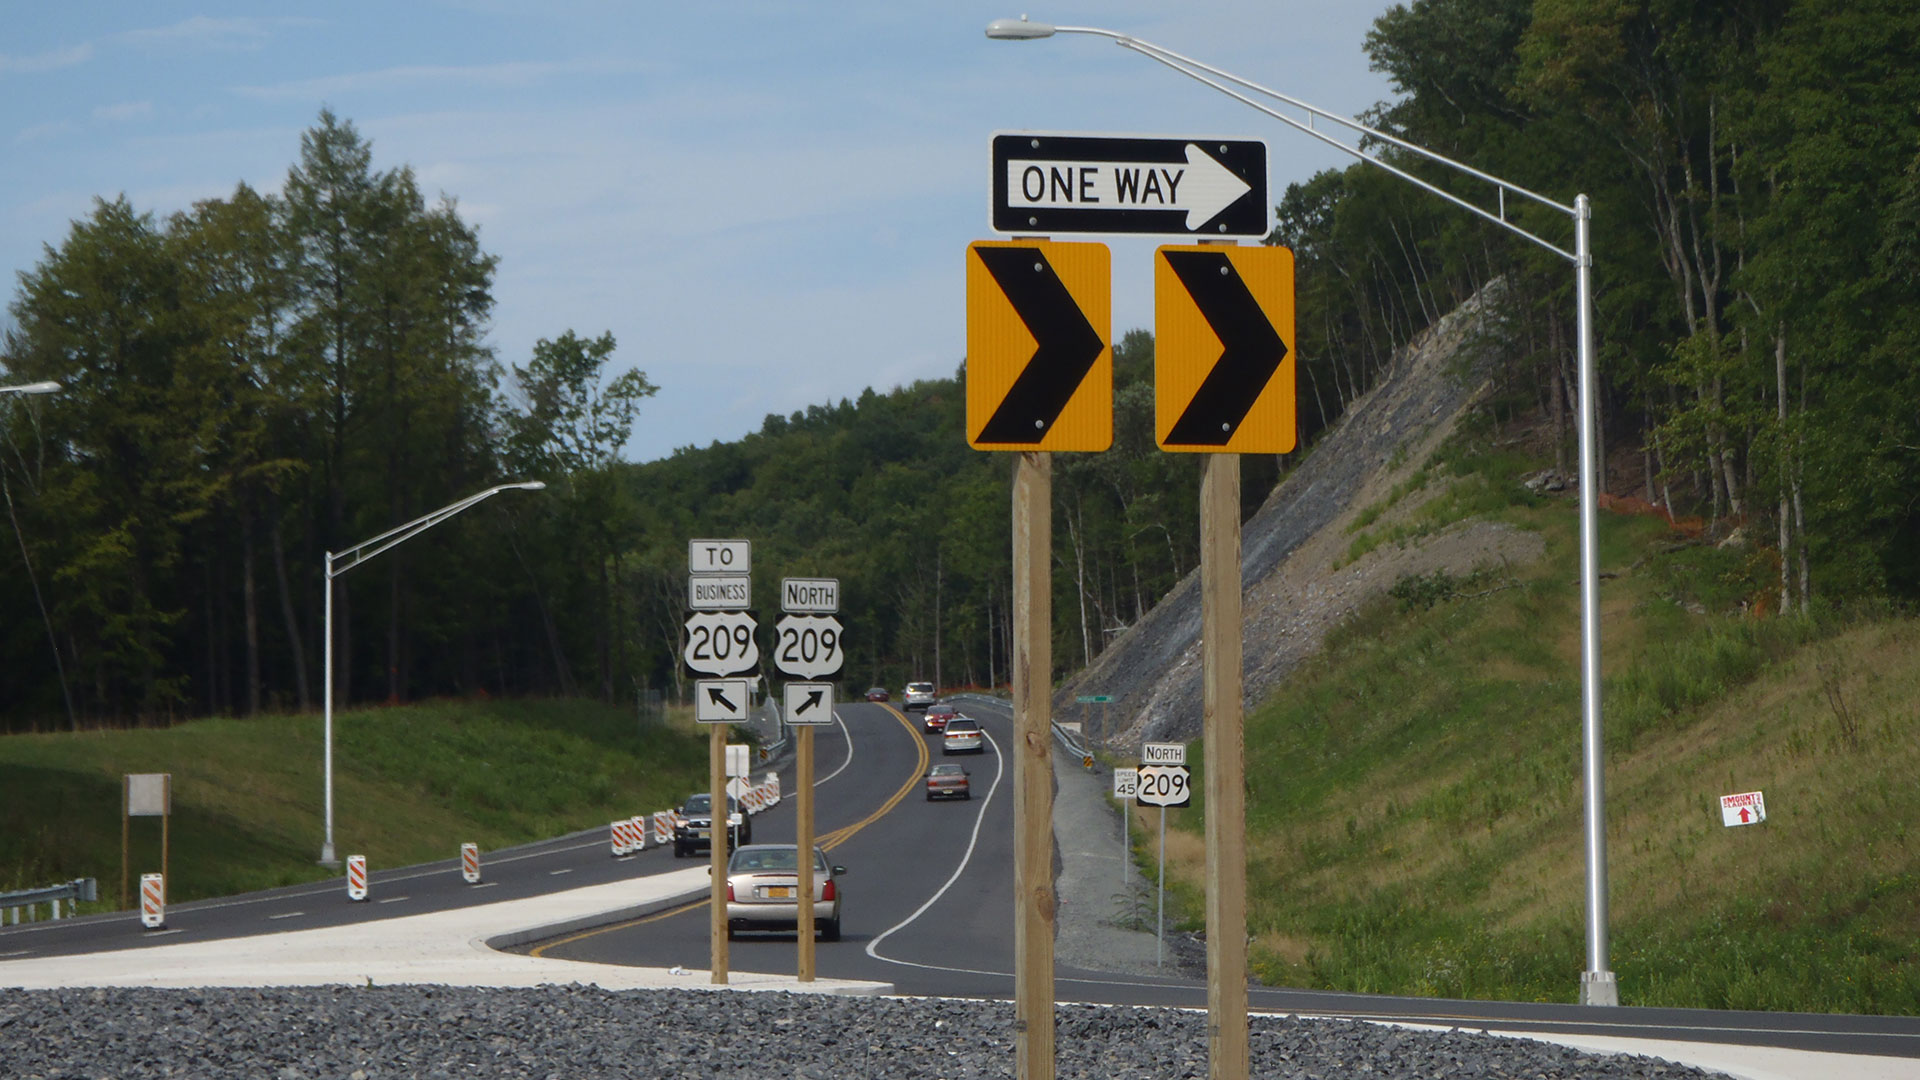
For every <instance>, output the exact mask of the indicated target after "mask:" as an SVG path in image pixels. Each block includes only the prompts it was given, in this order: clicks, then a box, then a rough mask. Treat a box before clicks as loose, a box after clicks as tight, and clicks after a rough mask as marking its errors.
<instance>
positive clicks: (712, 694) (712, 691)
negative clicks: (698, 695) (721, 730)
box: [707, 686, 740, 713]
mask: <svg viewBox="0 0 1920 1080" xmlns="http://www.w3.org/2000/svg"><path fill="white" fill-rule="evenodd" d="M707 698H708V699H709V700H711V701H712V702H713V703H714V704H715V705H719V706H722V707H724V708H725V709H726V710H727V711H728V712H730V713H737V712H739V711H740V706H738V705H735V704H734V703H733V699H731V698H729V697H727V695H726V694H724V693H722V692H721V690H720V688H719V687H717V686H709V687H707Z"/></svg>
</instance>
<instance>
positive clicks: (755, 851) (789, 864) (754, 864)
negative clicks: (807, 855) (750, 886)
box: [727, 847, 827, 873]
mask: <svg viewBox="0 0 1920 1080" xmlns="http://www.w3.org/2000/svg"><path fill="white" fill-rule="evenodd" d="M795 854H796V851H795V849H794V848H790V847H788V848H756V847H744V848H741V849H740V850H738V851H736V852H734V853H733V859H732V860H731V861H730V862H729V863H728V864H727V869H728V870H731V871H743V872H749V873H750V872H752V871H755V870H798V869H800V863H799V861H798V859H796V857H795ZM813 865H814V868H815V869H817V870H819V871H820V872H822V873H825V872H826V869H827V857H826V856H825V855H824V854H822V853H820V852H818V851H816V852H814V853H813Z"/></svg>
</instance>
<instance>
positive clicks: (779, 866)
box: [727, 844, 847, 941]
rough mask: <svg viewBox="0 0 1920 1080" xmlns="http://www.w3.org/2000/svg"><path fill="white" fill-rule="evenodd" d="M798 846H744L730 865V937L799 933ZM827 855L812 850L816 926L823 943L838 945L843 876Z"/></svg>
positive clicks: (843, 870)
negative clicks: (748, 933)
mask: <svg viewBox="0 0 1920 1080" xmlns="http://www.w3.org/2000/svg"><path fill="white" fill-rule="evenodd" d="M799 850H800V849H799V846H798V845H796V844H746V845H742V846H741V847H740V848H738V849H737V850H735V851H734V853H733V857H732V858H731V859H729V860H727V938H728V939H729V940H731V939H732V938H733V936H734V934H736V933H738V932H739V931H742V930H797V929H798V927H799V924H800V861H799ZM846 872H847V868H846V867H844V866H830V865H828V863H827V856H826V853H825V852H823V851H821V850H820V849H819V848H814V849H813V927H814V930H815V931H816V932H817V933H818V934H819V935H820V939H821V940H823V941H839V940H840V911H841V904H842V902H843V901H842V898H841V895H840V882H839V880H838V879H839V877H840V875H842V874H844V873H846Z"/></svg>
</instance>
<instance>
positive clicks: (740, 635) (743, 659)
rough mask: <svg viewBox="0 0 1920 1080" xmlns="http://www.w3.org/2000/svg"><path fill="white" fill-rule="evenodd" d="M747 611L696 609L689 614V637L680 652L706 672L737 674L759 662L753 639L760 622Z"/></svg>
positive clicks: (701, 671) (750, 668) (758, 649)
mask: <svg viewBox="0 0 1920 1080" xmlns="http://www.w3.org/2000/svg"><path fill="white" fill-rule="evenodd" d="M758 625H759V624H758V623H755V622H754V621H753V616H752V615H750V614H748V613H747V612H744V611H696V612H694V613H693V614H691V615H689V616H687V640H686V643H685V644H684V645H683V646H682V647H681V650H680V656H681V658H682V659H684V660H685V661H686V662H687V667H688V668H690V669H691V670H693V671H697V672H700V673H701V674H704V675H738V674H740V673H741V672H743V671H752V670H753V669H754V668H756V667H758V666H759V664H760V646H759V644H757V643H756V642H755V641H754V640H753V631H754V629H755V628H756V627H757V626H758Z"/></svg>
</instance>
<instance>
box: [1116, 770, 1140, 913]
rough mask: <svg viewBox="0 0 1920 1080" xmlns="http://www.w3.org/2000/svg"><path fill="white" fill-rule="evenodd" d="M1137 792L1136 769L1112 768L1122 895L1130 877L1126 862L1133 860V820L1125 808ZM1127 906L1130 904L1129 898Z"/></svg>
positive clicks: (1130, 812)
mask: <svg viewBox="0 0 1920 1080" xmlns="http://www.w3.org/2000/svg"><path fill="white" fill-rule="evenodd" d="M1139 794H1140V773H1139V772H1138V771H1136V770H1134V769H1115V770H1113V797H1114V798H1115V799H1117V800H1119V802H1120V895H1122V896H1126V895H1127V888H1128V886H1127V882H1128V881H1129V880H1130V879H1131V877H1132V873H1131V870H1130V868H1129V867H1128V866H1127V864H1128V863H1130V862H1132V861H1133V857H1132V856H1133V845H1132V843H1131V842H1130V841H1131V840H1132V839H1133V821H1132V819H1131V817H1130V816H1129V815H1131V814H1132V813H1133V811H1131V810H1129V809H1127V804H1128V803H1130V802H1132V801H1133V800H1134V797H1135V796H1137V795H1139ZM1128 906H1132V905H1131V898H1129V905H1128Z"/></svg>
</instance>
